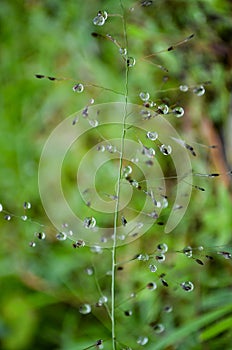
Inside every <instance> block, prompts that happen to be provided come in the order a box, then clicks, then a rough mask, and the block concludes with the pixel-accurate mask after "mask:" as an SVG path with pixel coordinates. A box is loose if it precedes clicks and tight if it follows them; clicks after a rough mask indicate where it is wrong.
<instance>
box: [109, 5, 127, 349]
mask: <svg viewBox="0 0 232 350" xmlns="http://www.w3.org/2000/svg"><path fill="white" fill-rule="evenodd" d="M120 5H121V8H122V12H123V31H124V37H125V41H126V48H127V47H128V45H127V35H126V22H125V18H124V8H123V4H122V0H120ZM125 68H126V74H125V95H124V96H125V104H124V112H123V128H122V136H121V152H120V158H119V167H118V177H117V189H116V196H117V199H116V205H115V212H114V232H113V246H112V266H111V272H112V276H111V330H112V331H111V334H112V350H116V334H115V275H116V263H117V259H116V249H117V223H118V212H119V203H120V191H121V186H120V185H121V175H122V165H123V156H124V144H125V136H126V117H127V104H128V71H129V70H128V66H127V62H125Z"/></svg>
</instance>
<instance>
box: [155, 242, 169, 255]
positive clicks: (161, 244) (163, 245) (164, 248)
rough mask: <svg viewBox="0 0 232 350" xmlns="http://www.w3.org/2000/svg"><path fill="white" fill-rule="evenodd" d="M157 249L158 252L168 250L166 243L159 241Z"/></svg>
mask: <svg viewBox="0 0 232 350" xmlns="http://www.w3.org/2000/svg"><path fill="white" fill-rule="evenodd" d="M157 250H158V252H159V253H161V254H164V253H166V252H167V251H168V246H167V244H166V243H160V244H158V245H157Z"/></svg>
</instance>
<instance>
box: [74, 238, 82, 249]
mask: <svg viewBox="0 0 232 350" xmlns="http://www.w3.org/2000/svg"><path fill="white" fill-rule="evenodd" d="M84 246H85V241H83V240H82V239H78V241H76V242H74V243H73V248H83V247H84Z"/></svg>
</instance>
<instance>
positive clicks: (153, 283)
mask: <svg viewBox="0 0 232 350" xmlns="http://www.w3.org/2000/svg"><path fill="white" fill-rule="evenodd" d="M146 287H147V289H149V290H155V289H156V288H157V284H156V283H155V282H149V283H148V284H147V285H146Z"/></svg>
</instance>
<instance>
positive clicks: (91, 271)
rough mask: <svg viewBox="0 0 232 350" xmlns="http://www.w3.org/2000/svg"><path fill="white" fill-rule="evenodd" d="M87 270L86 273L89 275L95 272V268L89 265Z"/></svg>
mask: <svg viewBox="0 0 232 350" xmlns="http://www.w3.org/2000/svg"><path fill="white" fill-rule="evenodd" d="M85 272H86V274H87V275H88V276H92V275H93V274H94V270H93V268H92V267H87V268H86V269H85Z"/></svg>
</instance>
